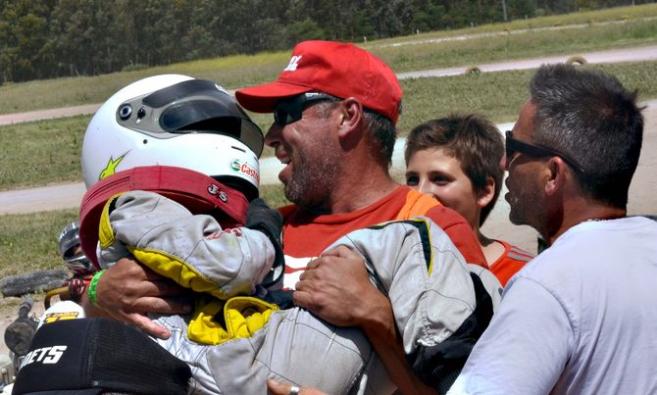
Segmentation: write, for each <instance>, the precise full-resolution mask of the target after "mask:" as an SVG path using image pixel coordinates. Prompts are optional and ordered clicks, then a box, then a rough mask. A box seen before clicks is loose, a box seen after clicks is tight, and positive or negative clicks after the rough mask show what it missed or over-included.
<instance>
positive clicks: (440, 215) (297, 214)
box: [281, 185, 487, 287]
mask: <svg viewBox="0 0 657 395" xmlns="http://www.w3.org/2000/svg"><path fill="white" fill-rule="evenodd" d="M281 213H282V214H283V217H284V218H285V225H283V251H284V253H285V255H286V261H285V263H286V267H285V272H286V277H285V278H286V281H285V286H286V287H292V286H293V285H294V284H295V283H296V281H297V279H298V276H299V275H300V274H301V272H302V271H303V270H304V268H305V267H306V265H307V264H308V261H309V259H308V258H314V257H317V256H319V254H320V253H321V252H322V251H324V249H326V247H328V246H329V245H331V244H332V243H333V242H335V241H336V240H338V239H339V238H340V237H342V236H344V235H346V234H347V233H349V232H351V231H353V230H357V229H362V228H365V227H368V226H372V225H376V224H379V223H381V222H386V221H391V220H401V219H408V218H411V217H415V216H418V215H424V216H426V217H429V218H431V219H432V220H433V221H434V222H435V223H436V224H437V225H438V226H440V227H441V228H442V229H443V230H444V231H445V233H447V235H448V236H449V237H450V239H451V240H452V242H453V243H454V244H455V245H456V247H457V248H458V249H459V251H460V252H461V254H462V255H463V257H464V258H465V260H466V261H467V262H469V263H475V264H478V265H481V266H484V267H487V265H486V260H485V258H484V255H483V252H482V251H481V248H480V247H479V243H478V242H477V238H476V236H475V234H474V232H473V231H472V229H471V228H470V226H469V225H468V223H467V222H466V220H465V218H463V217H462V216H461V215H460V214H458V213H457V212H456V211H454V210H452V209H450V208H447V207H445V206H443V205H441V204H440V203H439V202H438V201H437V200H436V199H434V198H433V197H431V196H429V195H424V194H421V193H419V192H417V191H415V190H413V189H411V188H409V187H407V186H405V185H400V186H399V187H398V188H396V189H395V190H394V191H393V192H391V193H390V194H388V195H387V196H385V197H383V198H382V199H380V200H378V201H376V202H374V203H372V204H371V205H369V206H367V207H364V208H362V209H360V210H356V211H352V212H349V213H342V214H327V215H316V214H312V213H308V212H307V211H304V210H301V209H299V207H297V206H294V205H291V206H286V207H283V208H281ZM295 274H296V275H295Z"/></svg>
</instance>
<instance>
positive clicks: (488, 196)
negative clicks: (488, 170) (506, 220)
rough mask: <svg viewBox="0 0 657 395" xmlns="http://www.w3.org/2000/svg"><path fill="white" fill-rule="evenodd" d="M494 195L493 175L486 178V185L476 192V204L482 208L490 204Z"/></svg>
mask: <svg viewBox="0 0 657 395" xmlns="http://www.w3.org/2000/svg"><path fill="white" fill-rule="evenodd" d="M494 197H495V179H493V177H487V178H486V185H485V186H484V188H483V189H481V190H480V191H479V192H478V193H477V206H478V207H479V208H484V207H486V206H488V205H489V204H490V202H491V201H492V200H493V198H494Z"/></svg>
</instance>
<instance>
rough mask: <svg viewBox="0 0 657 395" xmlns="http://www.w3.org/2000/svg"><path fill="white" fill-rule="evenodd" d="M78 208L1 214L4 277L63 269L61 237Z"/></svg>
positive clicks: (1, 270)
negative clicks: (60, 247) (59, 249)
mask: <svg viewBox="0 0 657 395" xmlns="http://www.w3.org/2000/svg"><path fill="white" fill-rule="evenodd" d="M77 216H78V210H63V211H52V212H43V213H35V214H21V215H2V216H0V235H2V237H1V238H0V278H2V277H5V276H9V275H14V274H20V273H29V272H32V271H34V270H40V269H54V268H62V267H64V266H63V261H62V260H61V258H60V257H59V254H58V252H57V236H58V235H59V232H60V231H61V230H62V228H63V227H64V225H66V224H67V223H69V222H71V221H73V220H75V219H76V218H77Z"/></svg>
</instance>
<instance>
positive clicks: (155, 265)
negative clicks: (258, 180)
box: [99, 191, 498, 394]
mask: <svg viewBox="0 0 657 395" xmlns="http://www.w3.org/2000/svg"><path fill="white" fill-rule="evenodd" d="M250 211H251V213H250V216H249V217H250V218H249V220H247V225H248V226H251V228H254V229H251V228H249V227H239V228H234V229H228V230H226V229H222V228H221V226H220V224H219V223H218V222H217V221H216V220H215V219H214V218H212V217H210V216H207V215H192V214H191V213H190V212H189V211H188V210H187V209H186V208H185V207H183V206H182V205H180V204H178V203H176V202H174V201H173V200H170V199H168V198H165V197H163V196H161V195H158V194H155V193H152V192H145V191H131V192H126V193H123V194H121V195H119V196H117V197H115V198H114V199H112V200H110V201H108V203H107V204H106V206H105V209H104V210H103V213H102V216H101V220H100V240H99V243H100V245H101V250H100V254H99V261H100V262H101V264H102V265H103V266H107V265H108V264H111V262H115V261H116V260H118V259H120V258H122V257H125V256H128V255H129V254H132V255H133V256H134V257H135V258H136V259H137V260H138V261H140V262H141V263H142V264H144V265H146V266H147V267H149V268H150V269H152V270H154V271H155V272H157V273H159V274H161V275H163V276H166V277H168V278H170V279H172V280H174V281H176V282H177V283H178V284H180V285H182V286H185V287H188V288H191V289H192V290H194V291H197V292H199V293H203V294H206V295H208V297H206V298H203V299H202V301H199V302H197V308H196V311H195V313H194V315H193V316H192V317H183V316H162V317H159V318H158V319H157V322H159V323H160V324H161V325H164V326H166V327H167V328H168V329H169V330H170V331H171V333H172V336H171V337H170V338H169V339H167V340H159V343H160V344H161V345H162V346H164V347H165V348H166V349H168V350H169V351H171V352H172V353H173V354H174V355H176V356H177V357H178V358H181V359H182V360H184V361H186V362H187V363H188V364H190V366H191V367H192V373H193V377H194V382H193V384H192V386H193V388H194V390H195V391H196V392H199V393H212V394H233V393H249V394H255V393H265V391H266V385H265V382H266V379H267V378H270V377H275V378H279V379H284V380H287V381H290V382H293V383H303V384H304V385H310V386H314V387H318V388H320V389H322V390H323V391H325V392H327V393H331V394H333V393H336V394H337V393H392V392H393V391H394V386H393V385H392V384H391V382H390V381H389V379H388V378H387V375H386V373H385V370H384V369H383V367H382V365H381V363H380V362H379V360H378V359H377V357H376V355H375V353H374V352H373V350H372V348H371V346H370V345H369V343H368V341H367V339H366V338H365V337H364V335H363V334H362V333H361V332H360V331H359V330H357V329H353V328H336V327H333V326H331V325H329V324H327V323H325V322H323V321H321V320H319V319H317V318H315V317H314V316H312V315H311V314H310V313H308V312H307V311H305V310H303V309H300V308H291V309H287V310H279V309H278V307H277V306H276V305H274V304H271V303H268V302H266V301H265V300H263V299H260V298H257V297H254V296H249V295H254V294H257V293H258V288H259V283H260V282H261V281H262V280H263V278H264V277H265V275H266V274H267V273H268V272H269V269H270V267H271V265H272V263H273V262H274V259H275V256H276V248H275V247H274V245H273V243H272V240H274V241H275V238H272V237H271V235H272V234H275V232H276V231H275V226H272V224H275V223H276V221H277V220H276V219H275V215H273V214H272V213H271V212H269V213H268V212H267V208H266V207H263V206H262V204H261V203H259V202H256V203H255V206H254V205H253V204H252V206H251V208H250ZM258 217H259V218H258ZM267 217H269V218H267ZM272 218H273V220H272ZM278 221H280V219H279V220H278ZM248 222H250V223H248ZM263 224H269V225H265V226H263ZM279 226H280V222H279ZM257 229H260V230H257ZM338 245H345V246H347V247H349V248H351V249H353V250H355V251H357V252H358V253H359V254H360V255H362V257H363V260H364V262H365V264H366V266H367V269H368V271H369V273H370V275H371V279H372V281H373V282H374V283H375V285H376V286H377V287H378V288H379V289H380V290H381V291H383V292H384V293H385V294H386V295H387V296H388V297H389V298H390V300H391V302H392V307H393V311H394V315H395V320H396V324H397V328H398V329H399V332H400V334H401V337H402V339H403V344H404V349H405V352H406V354H407V356H408V358H409V361H410V362H411V363H412V365H413V367H414V369H415V370H416V372H418V374H419V375H420V376H421V377H423V378H424V379H425V380H433V381H434V384H435V380H439V379H440V377H441V376H444V375H446V374H448V373H450V366H449V359H448V358H445V356H446V355H449V352H450V351H452V352H453V351H454V349H457V348H458V346H459V341H460V340H462V339H463V338H466V337H468V336H472V335H473V333H474V334H475V335H476V333H477V332H479V333H480V332H481V331H483V329H484V328H485V326H486V323H487V320H488V319H489V318H490V315H491V314H492V308H493V304H496V303H497V297H498V294H497V292H496V290H494V291H493V292H490V291H487V289H489V290H490V289H494V288H496V287H498V283H497V282H496V280H495V279H494V277H493V276H492V275H491V274H490V272H488V271H487V270H485V269H483V268H480V267H473V266H471V265H468V264H466V263H465V262H464V260H463V258H462V257H461V255H460V253H459V252H458V251H457V249H456V247H454V245H453V244H452V243H451V241H450V240H449V238H448V237H447V235H446V234H445V233H444V232H443V231H442V230H441V229H440V228H438V227H437V226H436V225H435V224H433V223H432V222H431V221H430V220H429V219H426V218H422V217H419V218H417V219H413V220H408V221H398V222H390V223H385V224H381V225H379V226H376V227H371V228H367V229H363V230H359V231H355V232H352V233H350V234H348V235H346V236H344V237H343V238H341V239H340V240H338V241H337V242H336V243H335V244H334V245H333V246H332V247H335V246H338ZM332 247H329V249H330V248H332ZM473 271H474V273H473ZM484 283H485V284H486V286H484ZM261 295H264V294H261ZM491 298H492V299H491ZM468 328H470V329H468ZM320 356H321V358H323V359H324V361H325V362H324V363H313V361H316V360H317V358H318V357H320ZM328 366H330V369H327V367H328Z"/></svg>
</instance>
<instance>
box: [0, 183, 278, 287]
mask: <svg viewBox="0 0 657 395" xmlns="http://www.w3.org/2000/svg"><path fill="white" fill-rule="evenodd" d="M261 195H262V197H263V198H264V199H265V200H266V201H267V202H268V203H269V204H270V205H271V206H272V207H280V206H283V205H285V204H288V201H287V200H286V199H285V197H284V196H283V186H282V185H272V186H265V187H263V188H261ZM77 216H78V210H77V209H71V210H61V211H49V212H40V213H34V214H19V215H1V216H0V235H2V237H1V238H0V278H3V277H5V276H9V275H14V274H20V273H29V272H31V271H34V270H42V269H53V268H61V267H63V262H62V260H61V258H60V257H59V254H58V253H57V235H59V232H60V231H61V230H62V229H63V227H64V226H65V225H66V224H68V223H69V222H71V221H74V220H75V219H76V218H77Z"/></svg>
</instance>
